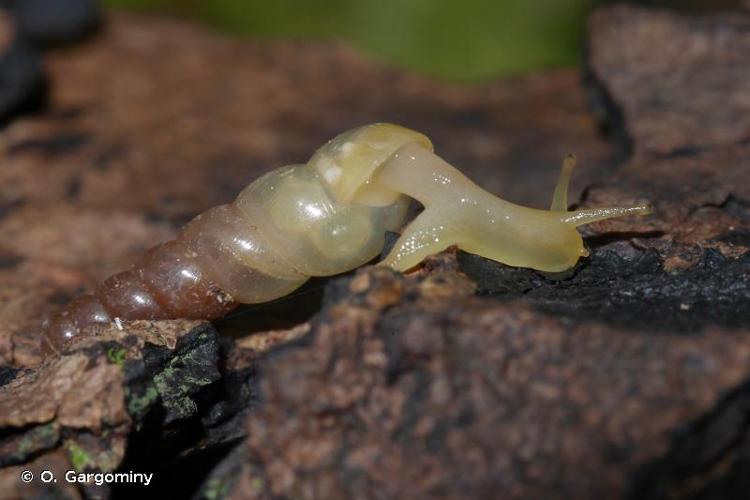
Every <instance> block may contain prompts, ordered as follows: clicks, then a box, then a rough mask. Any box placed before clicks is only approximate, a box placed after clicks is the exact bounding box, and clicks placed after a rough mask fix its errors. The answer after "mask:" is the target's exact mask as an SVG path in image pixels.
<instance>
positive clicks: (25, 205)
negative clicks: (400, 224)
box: [0, 7, 750, 499]
mask: <svg viewBox="0 0 750 500" xmlns="http://www.w3.org/2000/svg"><path fill="white" fill-rule="evenodd" d="M749 24H750V18H748V15H747V14H744V15H743V14H734V15H731V16H728V15H720V16H715V17H709V18H686V17H680V16H677V15H675V14H670V13H667V12H661V11H651V10H648V11H646V10H638V9H633V8H624V7H612V8H607V9H603V10H600V11H599V12H598V13H596V14H595V15H594V16H593V17H592V19H591V36H590V41H589V52H590V58H589V67H588V75H589V78H588V81H589V82H590V84H591V86H590V88H588V89H586V90H584V89H583V88H582V87H581V85H580V81H579V77H578V75H577V73H576V72H574V71H558V72H553V73H547V74H543V75H536V76H530V77H525V78H520V79H516V80H510V81H506V82H499V83H497V84H493V85H488V86H483V87H461V86H452V85H448V84H439V83H435V82H431V81H429V80H427V79H425V78H421V77H417V76H414V75H409V74H405V73H402V72H399V71H396V70H393V69H389V68H384V67H382V66H379V65H378V64H375V63H373V62H371V61H368V60H366V59H364V58H363V57H361V56H359V55H357V54H355V53H353V52H351V51H350V50H348V49H346V48H344V47H341V46H339V45H333V44H327V43H312V42H305V43H290V42H264V43H258V42H253V41H248V40H236V39H229V38H227V37H223V36H219V35H215V34H212V33H209V32H206V31H205V30H204V29H202V28H198V27H195V26H191V25H188V24H185V23H181V22H176V21H168V20H163V19H154V18H146V17H130V16H123V15H115V16H113V17H111V18H110V19H108V20H107V23H106V24H105V25H104V28H103V31H102V33H101V34H100V35H99V36H98V37H97V38H95V39H93V40H92V41H90V42H87V43H85V44H82V45H79V46H77V47H72V48H68V49H66V50H62V51H56V52H54V53H51V54H48V55H46V56H45V59H46V60H45V64H46V67H47V68H48V71H49V79H50V83H51V84H50V87H49V90H50V96H49V103H48V107H47V108H46V110H45V111H44V112H42V113H40V114H38V115H35V116H34V117H27V118H24V119H18V120H15V121H13V122H11V123H10V124H9V125H8V126H7V127H6V128H5V129H3V130H2V131H0V161H1V162H2V165H3V168H2V169H0V234H2V235H3V238H2V239H1V240H0V297H1V299H0V365H2V369H0V429H1V430H0V464H3V465H4V467H3V468H2V469H0V488H2V491H15V492H18V495H19V496H20V495H24V494H28V493H29V492H31V491H32V490H30V489H29V488H38V487H39V485H38V484H32V485H30V486H24V485H22V484H20V482H19V480H18V479H17V478H18V475H19V473H20V471H21V470H23V469H25V468H28V469H30V470H34V471H38V470H40V469H43V468H48V469H51V470H52V469H54V470H65V469H66V468H70V467H71V466H74V467H75V468H77V469H81V470H136V471H139V472H141V471H151V472H154V473H155V474H156V477H157V482H156V483H155V484H154V485H152V486H151V487H149V488H148V489H147V490H146V489H143V488H141V489H135V488H131V489H129V488H127V487H124V486H113V487H112V488H111V489H95V488H93V487H87V488H72V487H71V486H70V485H67V484H65V483H59V484H58V485H56V486H55V487H54V488H55V493H57V494H58V495H59V496H63V495H67V497H72V498H75V497H77V496H88V497H101V496H105V497H106V496H108V495H109V496H114V497H124V496H127V495H132V494H138V495H141V496H142V495H144V494H145V495H147V496H154V497H157V496H162V497H164V496H189V495H192V494H195V493H196V492H199V493H198V495H200V496H203V497H207V498H224V497H230V498H265V497H271V496H285V497H295V498H297V497H299V498H351V497H356V496H364V497H367V498H370V497H376V498H395V497H402V498H404V497H406V498H415V499H418V498H434V497H443V498H466V497H472V498H496V497H498V496H501V497H503V498H563V497H564V498H612V497H618V496H620V497H623V496H624V497H629V498H666V497H671V498H698V497H701V498H742V496H741V495H743V494H744V492H745V491H747V484H746V481H747V479H746V477H747V476H748V475H747V472H748V469H747V461H746V456H747V452H748V448H747V437H746V434H747V421H748V417H750V412H749V411H748V404H747V399H748V395H750V392H748V391H749V390H748V388H747V381H748V373H749V371H750V370H749V369H748V367H749V366H750V336H749V335H748V334H749V333H750V316H749V315H748V311H749V310H750V308H749V307H748V306H749V305H750V282H749V280H748V276H749V275H750V274H748V270H749V269H748V267H750V256H749V254H747V249H748V246H750V237H748V236H749V235H750V192H748V186H750V183H748V180H750V179H748V177H749V176H750V168H749V167H750V165H747V161H748V160H747V153H748V151H747V150H748V148H749V147H750V146H748V144H747V140H748V137H749V136H748V124H747V123H745V121H746V120H745V121H743V120H744V118H743V117H742V116H741V114H740V110H741V109H744V108H743V106H745V104H747V102H746V101H747V99H748V98H749V97H748V96H750V89H748V87H747V84H746V82H747V80H748V79H747V78H744V77H745V76H747V75H746V74H745V73H746V70H744V67H745V66H747V65H745V64H742V61H744V59H743V57H745V54H744V52H746V51H744V50H743V47H744V44H745V43H746V41H745V38H746V36H747V30H746V29H744V28H743V27H744V26H747V25H749ZM675 54H678V55H679V56H680V57H677V56H675ZM659 61H662V62H664V61H667V63H665V64H659ZM701 64H707V65H708V66H707V67H708V68H710V71H708V72H706V73H705V74H704V73H702V72H701V71H700V68H701ZM743 71H745V73H743ZM587 92H589V93H591V94H592V95H595V96H597V99H596V101H595V102H597V103H599V107H598V108H594V111H593V112H592V111H591V109H590V108H589V107H588V106H587V103H586V93H587ZM722 96H723V98H722ZM597 113H598V114H597ZM601 113H606V116H607V117H608V118H609V129H610V130H611V131H612V132H614V134H613V137H615V138H619V139H621V141H620V142H613V141H608V140H606V139H605V138H604V137H603V136H602V135H601V134H600V129H599V127H598V125H597V122H596V120H595V116H599V114H601ZM735 115H736V116H735ZM733 116H735V118H736V120H735V119H732V117H733ZM701 118H704V119H702V120H699V119H701ZM378 120H383V121H395V122H398V123H403V124H404V125H407V126H411V127H414V128H417V129H419V130H422V131H424V132H425V133H427V134H428V135H429V136H430V137H431V138H432V139H433V141H434V143H435V144H436V147H437V149H438V151H439V152H440V153H441V154H442V155H444V156H445V157H446V158H447V159H449V160H450V161H452V162H454V163H455V164H456V165H458V166H460V167H461V168H462V169H464V170H465V171H466V172H467V174H468V175H469V176H470V177H472V178H474V179H476V180H477V181H478V182H480V183H481V184H482V185H483V186H485V187H486V188H487V189H488V190H490V191H493V192H495V193H497V194H500V195H502V196H504V197H506V198H508V199H511V200H513V201H517V202H522V203H524V204H527V205H532V206H539V207H542V206H545V205H547V204H548V202H549V198H550V197H551V191H552V186H553V184H554V179H555V177H556V175H557V170H558V165H559V161H560V159H561V158H562V157H563V156H564V155H565V154H566V153H568V152H576V153H577V154H578V156H579V159H580V161H581V167H582V168H581V169H580V172H577V175H576V179H575V184H574V189H573V193H572V196H571V197H572V199H574V200H576V199H579V196H578V195H581V196H580V204H581V205H583V206H588V205H591V206H594V205H605V204H613V203H623V202H633V201H637V200H650V201H651V202H653V203H654V205H655V208H656V213H655V215H653V216H650V217H649V218H646V219H633V220H618V221H611V222H607V223H600V224H596V225H593V226H591V227H589V228H588V229H587V239H586V243H587V245H588V246H589V247H590V249H591V257H590V258H589V259H586V260H584V261H583V262H581V263H580V264H579V266H578V267H577V268H576V269H575V270H574V271H572V272H571V273H568V275H566V276H548V275H543V274H541V273H536V272H533V271H529V270H525V269H512V268H508V267H507V266H502V265H499V264H496V263H493V262H489V261H486V260H484V259H481V258H479V257H476V256H472V255H469V254H464V253H460V252H459V253H456V252H453V251H449V252H446V253H444V254H442V255H441V256H438V257H435V258H433V259H431V260H430V261H429V262H427V263H426V264H425V266H424V267H423V268H422V269H421V270H419V271H418V272H416V273H413V274H411V275H408V276H403V275H398V274H395V273H392V272H389V271H386V270H382V269H376V268H365V269H362V270H360V271H358V272H357V273H356V274H353V275H349V276H345V277H341V278H337V279H333V280H330V281H329V282H328V284H327V285H326V284H325V283H324V282H320V281H319V282H315V283H313V284H312V285H311V286H309V287H308V288H306V289H305V290H303V291H302V292H301V293H300V294H297V295H295V296H294V297H293V298H292V299H288V300H282V301H279V302H278V303H276V304H272V305H269V306H259V307H253V308H248V309H246V310H244V311H240V312H238V313H236V314H235V315H233V317H232V318H230V319H229V320H227V321H223V322H219V323H217V324H216V325H215V327H211V326H209V325H208V324H205V323H195V322H182V321H177V322H155V323H154V322H134V323H130V324H125V325H123V328H124V329H123V330H119V329H117V328H116V327H115V326H112V327H108V328H107V329H105V330H103V331H99V332H98V333H99V335H98V336H96V337H93V338H89V339H82V340H81V341H79V342H77V343H75V344H74V345H73V346H71V348H70V349H69V350H67V351H66V352H64V353H62V354H61V355H60V356H58V357H53V358H50V359H47V360H45V361H42V358H41V357H40V355H39V350H38V336H37V335H36V331H37V329H36V328H37V325H38V324H39V323H40V321H41V320H42V319H43V318H44V316H45V315H47V314H48V313H50V312H52V311H54V310H55V309H56V308H58V307H60V306H61V305H62V304H64V303H66V302H67V301H68V300H70V298H71V297H73V296H74V295H75V294H77V293H79V292H80V291H81V290H85V289H87V288H90V287H91V286H92V285H93V284H94V283H95V282H96V281H97V280H99V279H101V278H103V277H105V276H106V275H108V274H109V273H111V272H113V271H116V270H119V269H121V268H123V267H124V266H126V265H127V264H128V263H129V262H131V261H132V260H133V259H134V258H135V257H136V256H137V255H139V254H140V253H141V252H142V251H143V250H144V249H145V248H147V247H148V246H150V245H152V244H154V243H156V242H158V241H161V240H164V239H166V238H169V237H170V236H172V235H173V234H174V232H175V230H176V229H177V227H178V226H179V224H181V223H183V222H185V221H186V220H187V219H189V218H190V217H192V216H193V215H194V214H196V213H198V212H200V211H201V210H203V209H205V208H207V207H208V206H210V205H213V204H217V203H223V202H226V201H228V200H229V199H231V198H232V197H233V196H234V195H236V193H237V192H238V191H239V190H240V189H241V188H242V187H243V186H244V185H245V184H246V183H247V182H249V181H250V180H252V179H254V178H255V177H257V176H258V175H259V174H261V173H262V172H264V171H266V170H268V169H271V168H274V167H276V166H279V165H281V164H284V163H291V162H299V161H303V160H305V159H306V158H307V157H308V156H309V155H310V154H311V153H312V151H313V150H314V149H315V148H316V147H317V146H319V145H320V144H321V143H322V142H323V141H324V140H326V139H328V138H330V137H331V136H333V135H335V134H336V133H338V132H339V131H341V130H344V129H346V128H348V127H351V126H355V125H359V124H361V123H366V122H371V121H378ZM626 153H628V154H629V156H628V157H627V158H626V157H625V156H624V155H625V154H626ZM324 286H325V293H324V294H322V295H323V296H322V298H321V289H322V288H323V287H324ZM313 313H314V316H312V317H310V316H311V315H312V314H313ZM308 320H309V321H308ZM295 325H296V326H295ZM292 326H295V327H294V328H290V327H292ZM271 328H273V330H270V329H271ZM222 334H223V335H222ZM278 344H284V345H283V346H282V347H279V348H276V349H274V346H276V345H278ZM269 349H271V350H272V352H271V354H269V355H264V354H263V353H264V352H266V351H268V350H269ZM259 359H261V360H262V361H261V362H260V367H259V366H258V360H259ZM243 436H246V438H245V439H244V440H242V441H238V440H240V439H242V438H243ZM214 466H215V468H214ZM211 469H213V472H210V471H211ZM209 473H210V474H209ZM201 483H202V485H201ZM199 487H200V489H199ZM24 488H26V489H24ZM144 492H145V493H144Z"/></svg>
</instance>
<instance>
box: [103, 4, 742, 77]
mask: <svg viewBox="0 0 750 500" xmlns="http://www.w3.org/2000/svg"><path fill="white" fill-rule="evenodd" d="M104 3H105V5H108V6H117V7H126V8H129V9H137V10H148V11H152V12H153V11H156V12H161V13H165V14H174V15H179V16H183V17H190V18H194V19H198V20H201V21H204V22H207V23H209V24H212V25H214V26H215V27H217V28H219V29H223V30H226V31H231V32H235V33H241V34H252V35H255V36H265V37H275V36H286V37H289V36H291V37H310V36H312V37H318V38H320V37H325V38H342V39H346V40H349V41H350V42H352V43H353V44H354V45H355V46H356V47H358V48H359V49H361V50H363V51H364V52H366V53H369V54H371V55H374V56H376V57H379V58H380V59H383V60H385V61H388V62H390V63H393V64H396V65H399V66H402V67H406V68H409V69H413V70H416V71H421V72H423V73H426V74H430V75H434V76H439V77H443V78H448V79H456V80H464V81H482V80H487V79H491V78H495V77H498V76H506V75H511V74H518V73H523V72H527V71H532V70H539V69H545V68H552V67H557V66H563V65H572V64H575V63H576V62H577V61H578V59H579V57H580V55H581V46H582V41H583V37H584V33H585V19H586V15H587V13H588V12H589V11H590V10H591V8H592V7H594V6H595V5H596V4H599V3H602V1H601V0H327V1H325V0H324V1H313V0H105V1H104ZM640 3H647V4H672V6H676V7H680V8H690V9H691V10H692V9H696V8H697V9H699V10H704V9H706V8H712V7H715V6H716V5H722V6H724V7H726V6H727V4H733V3H737V0H662V1H659V0H651V1H645V0H642V1H641V2H640Z"/></svg>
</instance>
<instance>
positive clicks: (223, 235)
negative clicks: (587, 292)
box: [43, 123, 650, 352]
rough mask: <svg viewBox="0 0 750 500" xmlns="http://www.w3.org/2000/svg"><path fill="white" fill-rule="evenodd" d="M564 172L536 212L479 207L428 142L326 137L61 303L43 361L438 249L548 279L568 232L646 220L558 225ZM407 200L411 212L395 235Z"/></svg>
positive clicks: (569, 240)
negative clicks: (102, 338) (102, 332)
mask: <svg viewBox="0 0 750 500" xmlns="http://www.w3.org/2000/svg"><path fill="white" fill-rule="evenodd" d="M574 166H575V159H574V158H573V157H572V156H569V157H567V158H566V159H565V161H564V163H563V167H562V171H561V173H560V177H559V180H558V182H557V185H556V187H555V190H554V194H553V197H552V204H551V206H550V209H549V210H539V209H534V208H528V207H523V206H520V205H516V204H513V203H510V202H507V201H505V200H502V199H500V198H498V197H497V196H495V195H493V194H492V193H489V192H487V191H485V190H484V189H482V188H481V187H479V186H478V185H476V184H475V183H474V182H472V181H471V180H469V179H468V178H467V177H466V176H464V175H463V174H462V173H461V172H460V171H459V170H457V169H456V168H455V167H453V166H452V165H450V164H449V163H447V162H446V161H444V160H443V159H442V158H440V157H439V156H438V155H436V154H435V153H434V152H433V146H432V143H431V142H430V140H429V139H428V138H427V137H426V136H424V135H422V134H420V133H418V132H415V131H413V130H410V129H407V128H404V127H400V126H397V125H392V124H386V123H375V124H371V125H365V126H362V127H359V128H355V129H352V130H349V131H347V132H344V133H343V134H341V135H339V136H337V137H335V138H334V139H332V140H330V141H329V142H327V143H326V144H324V145H323V146H322V147H321V148H320V149H318V150H317V151H316V152H315V154H314V155H313V156H312V158H310V160H309V161H308V162H307V163H305V164H299V165H289V166H284V167H281V168H277V169H276V170H273V171H270V172H268V173H267V174H265V175H263V176H262V177H260V178H258V179H256V180H255V181H254V182H252V183H251V184H250V185H248V186H247V187H246V188H245V189H243V190H242V192H241V193H240V194H239V196H237V198H236V199H235V200H234V201H233V202H231V203H229V204H226V205H220V206H217V207H214V208H211V209H209V210H207V211H206V212H204V213H202V214H200V215H198V216H197V217H195V219H193V220H192V221H191V222H190V223H188V224H187V226H185V227H184V228H183V230H182V231H181V232H180V234H179V235H178V237H177V238H176V239H174V240H172V241H169V242H166V243H162V244H160V245H158V246H155V247H153V248H152V249H151V250H149V251H148V252H147V253H146V254H145V255H144V256H143V258H142V259H141V260H140V261H139V262H137V263H136V264H135V265H133V266H132V267H131V268H130V269H129V270H127V271H124V272H121V273H119V274H115V275H114V276H112V277H110V278H109V279H107V280H105V281H104V282H103V283H102V284H101V285H100V286H99V287H98V288H97V289H96V290H95V291H94V292H93V293H92V294H88V295H84V296H82V297H79V298H77V299H75V300H74V301H72V302H71V303H70V304H69V305H68V307H67V308H65V309H64V310H63V311H62V312H59V313H57V314H56V315H55V316H53V317H52V318H51V319H50V320H49V321H47V322H46V324H45V325H44V332H43V333H44V335H43V338H44V344H45V346H46V348H47V351H48V352H49V351H51V352H57V351H59V350H61V349H62V348H64V347H65V345H66V344H67V343H68V342H69V341H70V339H72V338H74V337H76V336H78V335H80V334H81V333H82V332H83V331H84V330H85V329H86V327H88V326H90V325H92V324H96V323H108V322H111V321H115V320H121V319H122V320H134V319H170V318H200V319H214V318H218V317H221V316H223V315H225V314H226V313H227V312H229V311H230V310H231V309H232V308H234V307H235V306H236V305H237V304H238V303H244V304H251V303H261V302H267V301H271V300H273V299H276V298H278V297H282V296H284V295H287V294H289V293H290V292H292V291H293V290H295V289H297V288H298V287H300V286H301V285H302V284H303V283H305V282H306V281H307V280H308V279H309V278H310V277H313V276H329V275H334V274H339V273H342V272H346V271H349V270H352V269H354V268H357V267H359V266H362V265H364V264H366V263H368V262H370V261H372V260H373V259H375V258H376V257H377V256H378V255H379V254H380V253H381V251H382V250H383V247H384V244H385V235H386V233H387V232H388V231H392V232H396V231H400V232H401V236H400V237H399V238H398V240H397V241H396V243H395V245H394V246H393V248H392V249H391V250H390V252H389V253H388V254H387V256H386V257H385V258H384V259H383V260H382V261H381V262H379V263H378V265H381V266H387V267H390V268H392V269H395V270H398V271H405V270H408V269H410V268H413V267H415V266H417V265H418V264H419V263H420V262H421V261H422V260H423V259H425V257H427V256H429V255H431V254H435V253H437V252H440V251H442V250H444V249H446V248H448V247H449V246H452V245H456V246H458V247H459V248H460V249H462V250H465V251H467V252H471V253H474V254H478V255H481V256H483V257H486V258H488V259H492V260H495V261H498V262H502V263H504V264H507V265H510V266H518V267H527V268H532V269H536V270H540V271H548V272H561V271H564V270H566V269H569V268H571V267H573V266H574V265H575V264H576V262H577V261H578V259H579V258H580V257H581V256H585V255H587V252H586V249H585V248H584V245H583V240H582V238H581V235H580V234H579V233H578V231H577V229H576V228H577V227H578V226H581V225H584V224H589V223H591V222H594V221H599V220H603V219H609V218H613V217H621V216H627V215H645V214H648V213H650V207H649V206H648V205H647V204H641V205H636V206H627V207H626V206H623V207H610V208H590V209H583V210H575V211H568V200H567V191H568V184H569V180H570V176H571V173H572V171H573V168H574ZM411 199H415V200H417V201H418V202H419V203H421V204H422V205H423V206H424V210H423V211H422V212H421V213H419V215H417V216H416V218H414V219H413V220H412V221H411V222H408V223H407V221H406V218H407V207H408V204H409V203H410V200H411Z"/></svg>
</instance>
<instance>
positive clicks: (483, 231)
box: [374, 143, 650, 272]
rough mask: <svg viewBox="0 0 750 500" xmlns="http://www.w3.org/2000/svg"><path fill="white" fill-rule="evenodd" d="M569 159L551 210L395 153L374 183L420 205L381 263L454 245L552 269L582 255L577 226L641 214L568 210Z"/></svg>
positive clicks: (423, 156) (426, 155) (398, 264)
mask: <svg viewBox="0 0 750 500" xmlns="http://www.w3.org/2000/svg"><path fill="white" fill-rule="evenodd" d="M574 165H575V160H574V159H572V158H569V159H567V160H566V162H565V164H564V167H563V171H562V173H561V175H560V179H559V180H558V186H557V188H556V189H555V194H554V197H553V202H552V207H553V208H555V210H537V209H533V208H527V207H522V206H519V205H515V204H513V203H509V202H507V201H505V200H502V199H500V198H498V197H496V196H494V195H493V194H491V193H489V192H487V191H485V190H483V189H482V188H480V187H479V186H477V185H476V184H475V183H473V182H472V181H471V180H469V179H468V178H467V177H466V176H464V175H463V174H462V173H461V172H459V171H458V170H457V169H456V168H454V167H453V166H451V165H450V164H448V163H447V162H445V161H444V160H443V159H442V158H440V157H439V156H437V155H435V154H433V153H432V152H431V151H428V150H427V149H425V148H423V147H421V146H420V145H418V144H416V143H412V144H408V145H405V146H403V147H402V148H400V149H399V150H398V151H397V152H396V153H394V154H393V156H391V158H390V159H389V160H388V161H386V162H385V163H384V164H383V166H382V167H381V168H380V169H379V170H378V171H377V173H376V175H375V177H374V180H375V181H376V182H378V183H381V184H383V185H384V186H386V187H388V188H390V189H393V190H397V189H398V190H400V191H401V192H402V193H404V194H406V195H408V196H410V197H412V198H415V199H417V200H418V201H419V202H420V203H422V204H423V205H424V207H425V209H424V211H423V212H422V213H421V214H419V215H418V216H417V217H416V218H415V219H414V220H413V221H412V222H411V223H410V224H409V225H407V226H406V228H405V229H404V231H403V233H402V235H401V237H400V238H399V239H398V241H397V242H396V244H395V245H394V247H393V249H392V250H391V252H390V253H389V254H388V256H386V258H385V259H384V260H383V261H382V265H387V266H390V267H392V268H394V269H397V270H401V271H403V270H406V269H409V268H411V267H414V266H415V265H417V264H419V263H420V262H421V261H422V260H424V258H425V257H427V256H429V255H431V254H434V253H437V252H439V251H441V250H444V249H446V248H448V247H449V246H451V245H457V246H458V247H459V248H461V249H463V250H466V251H468V252H471V253H475V254H478V255H481V256H483V257H486V258H488V259H492V260H496V261H498V262H502V263H504V264H508V265H511V266H517V267H529V268H533V269H538V270H540V271H550V272H558V271H564V270H566V269H569V268H571V267H573V266H574V265H575V264H576V262H577V261H578V258H579V257H580V256H583V255H586V250H585V249H584V247H583V241H582V239H581V236H580V235H579V233H578V231H577V230H576V227H577V226H580V225H582V224H588V223H590V222H594V221H596V220H602V219H608V218H611V217H620V216H623V215H643V214H647V213H649V212H650V208H649V207H648V206H647V205H639V206H634V207H614V208H596V209H588V210H580V211H574V212H568V211H567V206H566V205H567V186H568V183H569V179H570V175H571V173H572V171H573V167H574Z"/></svg>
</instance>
